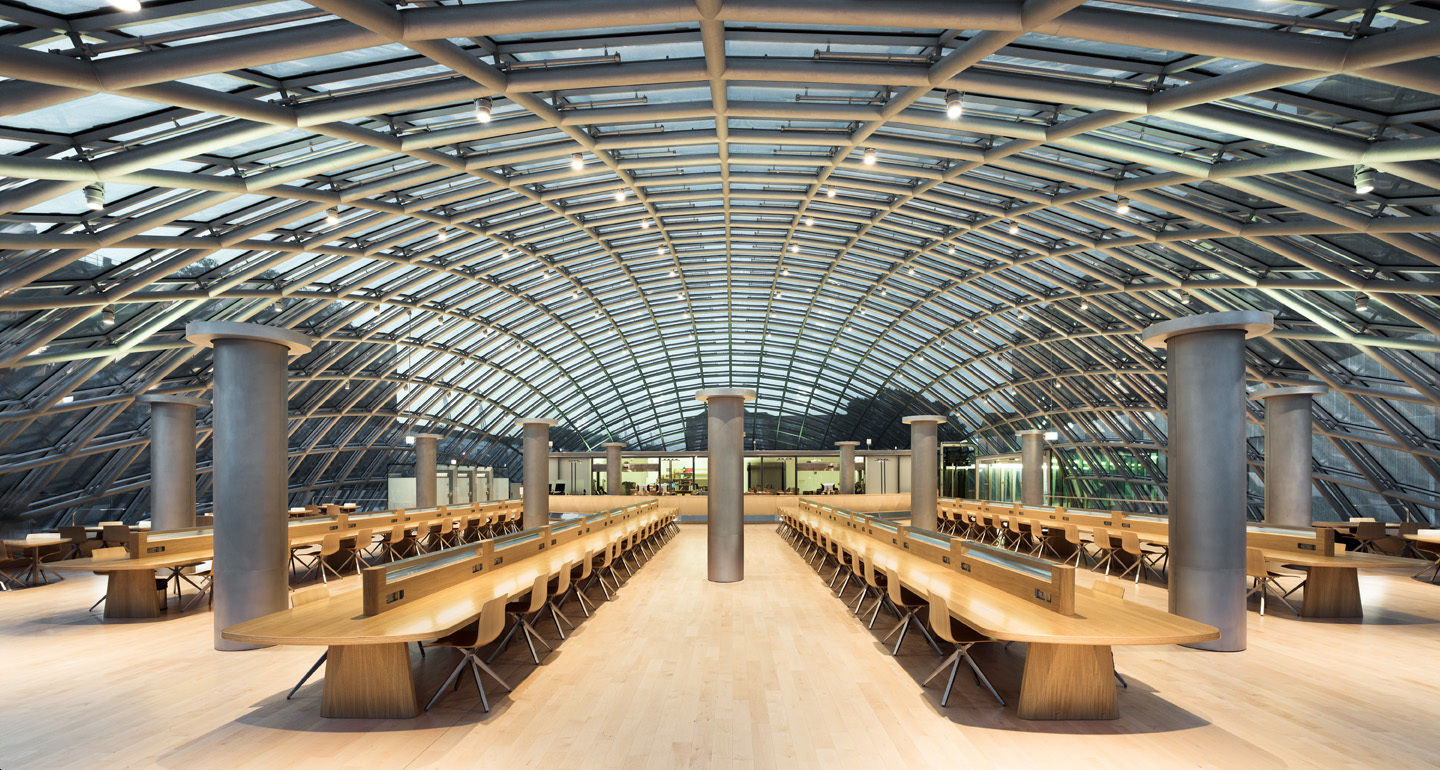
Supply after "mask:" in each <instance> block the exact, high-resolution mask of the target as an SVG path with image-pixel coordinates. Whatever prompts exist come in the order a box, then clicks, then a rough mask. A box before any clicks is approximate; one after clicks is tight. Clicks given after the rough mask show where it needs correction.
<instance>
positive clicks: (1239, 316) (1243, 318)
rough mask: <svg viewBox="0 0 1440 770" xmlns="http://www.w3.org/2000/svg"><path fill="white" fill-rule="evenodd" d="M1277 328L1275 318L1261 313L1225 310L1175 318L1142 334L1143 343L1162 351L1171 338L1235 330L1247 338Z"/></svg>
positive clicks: (1153, 326)
mask: <svg viewBox="0 0 1440 770" xmlns="http://www.w3.org/2000/svg"><path fill="white" fill-rule="evenodd" d="M1274 328H1275V316H1274V315H1272V314H1270V313H1266V312H1263V311H1260V310H1226V311H1222V312H1219V313H1199V314H1197V315H1188V316H1184V317H1181V318H1172V319H1170V320H1169V321H1161V322H1160V323H1157V324H1151V325H1150V326H1147V327H1145V329H1144V330H1142V331H1141V332H1140V341H1141V342H1142V343H1143V344H1145V345H1147V346H1149V347H1152V348H1163V347H1165V344H1166V343H1168V342H1169V341H1170V338H1172V337H1179V336H1181V335H1183V334H1194V333H1196V332H1213V331H1220V330H1222V329H1235V330H1238V331H1243V332H1245V338H1246V339H1250V338H1251V337H1260V336H1262V335H1265V334H1269V333H1270V332H1271V331H1272V330H1273V329H1274Z"/></svg>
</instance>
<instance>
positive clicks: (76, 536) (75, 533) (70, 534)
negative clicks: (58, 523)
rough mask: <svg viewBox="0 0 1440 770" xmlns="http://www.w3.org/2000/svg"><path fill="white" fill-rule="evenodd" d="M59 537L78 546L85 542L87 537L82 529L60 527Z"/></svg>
mask: <svg viewBox="0 0 1440 770" xmlns="http://www.w3.org/2000/svg"><path fill="white" fill-rule="evenodd" d="M60 537H63V538H65V539H66V540H69V541H70V542H72V543H75V544H76V545H79V544H81V543H83V542H85V539H86V538H87V537H88V535H87V534H86V533H85V528H84V527H61V528H60Z"/></svg>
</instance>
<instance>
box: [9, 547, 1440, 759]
mask: <svg viewBox="0 0 1440 770" xmlns="http://www.w3.org/2000/svg"><path fill="white" fill-rule="evenodd" d="M746 540H747V544H746V549H747V560H748V561H747V574H746V580H745V581H744V582H741V583H733V584H712V583H709V582H707V581H706V580H705V578H704V572H705V539H704V530H703V529H701V528H698V527H686V528H685V529H684V531H683V532H682V534H681V535H680V536H679V537H678V538H676V540H675V541H673V542H672V543H671V544H669V545H668V546H666V547H665V548H663V549H662V550H661V551H660V552H659V554H658V555H657V556H656V558H655V559H654V560H653V561H652V562H651V563H650V564H648V565H646V566H645V567H644V568H642V569H641V570H639V571H638V572H637V573H636V575H635V577H634V579H633V580H631V581H630V582H629V584H627V585H626V586H625V587H624V588H622V589H621V591H620V594H619V597H618V599H617V600H616V601H613V602H609V603H605V604H602V605H601V607H600V608H599V610H598V611H597V612H596V613H595V617H593V618H591V619H590V620H588V621H585V622H583V623H581V625H580V627H579V628H578V629H577V630H575V631H574V632H573V633H572V634H571V635H570V639H569V640H567V641H565V642H564V643H563V644H561V645H560V646H559V648H558V650H557V651H556V652H555V653H553V654H552V655H550V656H549V657H548V658H546V659H545V665H544V666H542V667H541V668H539V669H536V668H535V667H534V666H532V665H530V664H529V660H528V654H527V653H526V652H525V651H524V648H523V646H521V647H519V648H512V649H510V650H508V651H506V653H504V654H503V655H502V656H501V661H500V665H499V666H498V669H499V671H500V673H501V675H502V676H504V677H506V678H507V679H508V680H510V682H511V684H513V685H515V691H514V692H513V693H510V694H508V695H507V694H504V693H503V692H501V691H500V690H499V688H498V686H497V687H493V688H492V689H490V690H488V692H489V694H490V698H491V705H492V709H493V710H492V712H491V713H490V714H488V715H486V714H482V713H481V712H480V709H479V698H478V697H477V696H476V695H475V694H474V685H473V682H470V681H469V680H468V679H467V680H466V683H465V684H464V685H462V687H461V690H460V691H459V692H458V693H454V694H450V695H447V696H445V697H444V698H442V700H441V702H440V704H439V705H437V707H436V708H435V709H434V710H433V711H431V712H430V713H428V714H426V715H424V716H422V717H420V718H418V719H413V720H326V719H322V718H320V716H319V705H320V687H319V683H318V680H315V681H312V683H310V684H308V685H307V686H306V687H305V688H303V689H302V690H301V691H300V693H299V694H298V695H297V696H296V698H295V699H294V700H293V701H288V702H287V701H285V700H284V695H285V692H286V691H288V689H289V688H290V686H291V685H293V684H294V682H295V680H296V679H298V678H299V676H300V675H301V674H302V673H304V671H305V670H306V669H307V668H308V667H309V665H310V664H311V663H312V662H313V661H314V659H315V657H316V656H317V655H318V654H319V652H320V650H319V649H318V648H270V649H263V650H254V651H248V652H223V653H222V652H215V651H214V650H212V649H211V632H210V622H211V616H210V614H209V613H208V612H204V611H201V610H194V611H191V612H189V613H184V614H182V615H180V616H179V617H169V618H167V619H164V620H160V621H120V622H115V621H111V622H101V620H100V619H99V617H98V614H97V615H92V614H90V613H88V612H86V611H85V609H84V608H85V607H88V606H89V604H90V602H91V601H93V600H94V598H95V597H97V596H99V595H100V593H101V592H102V591H103V588H104V586H103V578H92V577H89V576H73V577H70V578H68V579H66V580H64V581H62V582H60V583H57V584H54V585H48V586H39V587H37V588H32V589H26V590H24V591H13V592H10V593H6V594H0V660H4V661H6V662H7V663H8V664H9V665H6V666H4V667H0V693H4V695H3V696H0V697H3V698H4V703H5V713H4V718H3V719H0V767H4V768H12V767H14V768H25V767H94V766H97V765H109V764H114V763H116V762H117V758H124V761H125V762H128V763H129V764H131V765H133V766H137V767H145V766H157V765H163V766H167V767H185V768H187V770H192V769H193V768H208V767H276V766H288V765H302V764H303V765H311V766H322V767H331V766H338V765H342V764H343V765H346V766H348V767H375V766H387V767H415V768H429V767H456V766H465V767H477V766H484V767H492V766H493V767H502V766H503V767H507V768H509V767H514V768H521V767H541V768H556V767H575V768H590V767H626V768H657V769H659V768H675V767H745V768H793V767H821V766H825V767H830V768H834V767H852V766H864V767H867V768H890V767H894V768H923V767H936V768H939V767H945V768H954V767H957V766H982V767H1021V766H1025V767H1029V766H1035V765H1037V764H1053V765H1059V766H1069V767H1101V766H1103V767H1126V766H1140V767H1145V768H1147V770H1148V769H1149V768H1165V767H1247V768H1248V767H1261V766H1264V767H1308V766H1317V767H1318V766H1325V767H1334V766H1337V765H1339V766H1351V767H1421V766H1434V764H1435V762H1436V757H1437V756H1440V738H1437V733H1436V731H1435V730H1434V725H1435V724H1437V723H1440V699H1437V698H1435V697H1434V693H1435V692H1437V691H1440V669H1437V667H1435V666H1432V665H1429V662H1430V660H1431V659H1432V658H1433V655H1434V651H1435V649H1436V643H1437V642H1440V602H1437V599H1440V586H1432V585H1429V584H1425V583H1421V582H1417V581H1411V580H1408V579H1406V578H1404V577H1398V576H1394V575H1378V576H1371V575H1364V576H1362V577H1361V590H1362V592H1363V593H1364V598H1365V605H1366V609H1367V618H1366V622H1365V623H1363V624H1359V623H1355V622H1313V621H1299V620H1296V619H1294V618H1293V617H1289V616H1287V615H1282V614H1280V613H1278V612H1277V613H1275V614H1272V615H1268V616H1266V617H1264V618H1261V617H1259V616H1258V615H1257V614H1255V613H1251V615H1250V616H1249V620H1250V632H1249V639H1250V649H1249V650H1247V651H1245V652H1243V653H1208V652H1201V651H1197V650H1191V649H1186V648H1180V647H1139V648H1116V650H1115V662H1116V669H1117V670H1118V671H1119V672H1120V673H1121V674H1123V675H1124V676H1125V677H1126V678H1127V679H1129V681H1130V685H1131V686H1130V688H1129V689H1128V690H1124V691H1122V692H1121V693H1120V695H1119V702H1120V711H1121V716H1120V718H1119V719H1118V720H1115V721H1113V722H1059V723H1035V722H1028V721H1025V720H1021V719H1019V718H1017V717H1016V715H1015V712H1014V706H1013V704H1014V702H1015V699H1016V696H1017V695H1018V688H1019V678H1020V671H1021V668H1022V666H1023V660H1024V645H1014V646H1012V647H1011V648H1010V649H1009V650H1003V649H1001V648H999V646H998V645H985V647H989V648H991V649H985V650H980V651H979V652H977V654H976V658H977V660H978V661H979V663H980V665H981V666H982V667H983V668H984V669H985V670H986V673H987V674H989V675H990V676H991V678H992V680H993V681H994V682H995V684H996V686H997V687H998V688H999V689H1000V690H1001V693H1002V694H1003V695H1005V696H1006V697H1007V699H1008V700H1010V702H1011V704H1012V705H1011V707H1010V708H1007V709H1000V708H998V707H997V706H996V705H995V703H994V701H993V700H992V699H991V698H990V696H989V694H988V693H986V692H985V691H984V690H982V689H981V688H979V687H978V686H976V685H975V683H974V681H973V680H972V679H970V678H968V677H967V676H965V675H963V674H962V675H961V676H960V677H958V678H957V680H956V686H955V693H954V695H953V696H952V697H951V701H950V707H949V708H946V709H941V708H939V705H938V703H939V687H938V682H937V683H932V686H931V687H929V688H923V689H922V688H921V687H920V684H919V683H920V680H921V679H922V678H923V677H924V676H925V674H927V673H928V672H929V671H930V669H931V668H933V666H934V665H935V664H936V663H937V662H938V660H937V659H936V658H935V656H934V655H933V654H931V653H929V652H928V651H927V650H928V648H927V647H926V646H925V645H924V643H923V641H920V640H919V639H918V638H917V639H916V640H914V641H913V642H912V641H911V640H907V641H906V646H905V649H904V650H903V651H902V654H901V655H900V656H899V657H898V658H895V657H891V656H890V655H889V654H888V652H886V651H885V649H884V648H883V647H882V646H881V645H880V644H879V642H878V637H879V634H880V633H882V632H883V630H882V626H884V625H885V623H884V622H883V618H882V621H881V622H879V623H877V624H876V631H874V632H871V631H867V630H866V629H865V627H864V624H863V623H861V622H860V621H858V620H856V619H855V618H854V617H853V616H852V615H850V613H849V610H848V608H847V607H846V606H845V605H844V604H842V603H841V602H840V601H838V600H836V599H835V598H833V595H832V594H831V593H830V591H829V590H828V589H827V588H826V586H825V582H824V581H823V580H822V579H820V578H819V577H817V576H816V575H815V573H814V571H813V570H811V569H810V568H809V567H807V566H806V565H805V562H804V561H803V560H802V559H801V558H800V557H798V556H797V555H796V554H795V552H794V551H793V550H792V549H790V548H789V546H787V545H785V544H784V543H783V542H782V541H781V539H780V538H779V537H777V536H776V535H775V534H774V532H773V530H772V528H770V527H767V526H750V527H747V530H746ZM1093 577H1094V576H1093V575H1091V574H1090V573H1086V572H1082V573H1081V580H1082V582H1084V581H1088V580H1091V579H1093ZM354 588H355V585H354V579H353V578H351V579H347V580H346V581H342V582H341V583H340V584H338V585H337V586H336V590H340V591H345V590H354ZM1129 590H1130V591H1131V593H1132V595H1136V594H1135V593H1134V592H1135V590H1136V589H1134V588H1133V587H1132V588H1130V589H1129ZM1138 598H1139V599H1140V600H1141V601H1145V602H1147V603H1150V604H1152V605H1153V606H1157V607H1163V606H1164V604H1165V593H1164V591H1163V590H1162V589H1161V588H1158V587H1154V586H1141V587H1140V588H1139V589H1138ZM571 609H572V612H571V614H572V615H573V616H575V618H576V619H578V617H579V615H580V613H579V611H578V609H575V608H574V606H573V605H572V607H571ZM169 614H171V615H174V614H176V611H175V608H174V604H173V601H172V604H171V611H170V613H169ZM541 633H542V634H544V635H545V636H546V637H547V638H550V639H554V638H555V634H554V630H553V628H552V627H551V626H550V624H549V621H546V622H545V623H544V624H543V625H542V626H541ZM977 649H979V648H977ZM454 656H455V653H454V652H453V651H449V650H438V649H437V650H434V651H432V652H430V653H429V654H428V655H427V657H426V659H425V660H424V661H423V662H422V661H420V660H419V658H418V657H416V658H415V662H416V664H417V679H418V681H419V687H420V694H421V696H422V698H425V699H428V697H429V695H430V693H431V692H432V691H433V688H434V687H436V686H438V684H439V683H440V682H441V681H442V680H443V678H444V677H445V676H446V675H447V674H448V673H449V671H450V669H451V668H452V667H453V666H454V664H455V660H456V658H455V657H454ZM1405 661H1412V662H1415V665H1405ZM490 684H491V683H490V682H488V681H487V685H490ZM58 725H70V726H74V729H75V730H79V731H80V732H79V733H76V732H71V731H69V730H62V729H56V727H57V726H58Z"/></svg>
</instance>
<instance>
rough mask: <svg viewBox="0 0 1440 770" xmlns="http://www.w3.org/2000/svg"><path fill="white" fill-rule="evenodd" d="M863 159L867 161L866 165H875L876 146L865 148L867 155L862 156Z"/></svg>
mask: <svg viewBox="0 0 1440 770" xmlns="http://www.w3.org/2000/svg"><path fill="white" fill-rule="evenodd" d="M862 161H863V162H864V163H865V165H867V166H873V165H875V148H874V147H866V148H865V155H864V157H863V158H862Z"/></svg>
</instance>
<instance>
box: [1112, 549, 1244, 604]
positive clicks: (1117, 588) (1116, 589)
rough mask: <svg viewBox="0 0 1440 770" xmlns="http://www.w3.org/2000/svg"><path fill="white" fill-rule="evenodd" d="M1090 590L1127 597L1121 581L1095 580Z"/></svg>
mask: <svg viewBox="0 0 1440 770" xmlns="http://www.w3.org/2000/svg"><path fill="white" fill-rule="evenodd" d="M1252 550H1257V551H1258V550H1260V549H1258V548H1256V549H1252ZM1090 590H1091V591H1093V592H1094V593H1095V594H1096V595H1097V596H1104V597H1106V598H1107V599H1124V598H1125V586H1122V585H1120V584H1119V583H1111V582H1110V581H1108V580H1097V581H1095V585H1092V586H1090Z"/></svg>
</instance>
